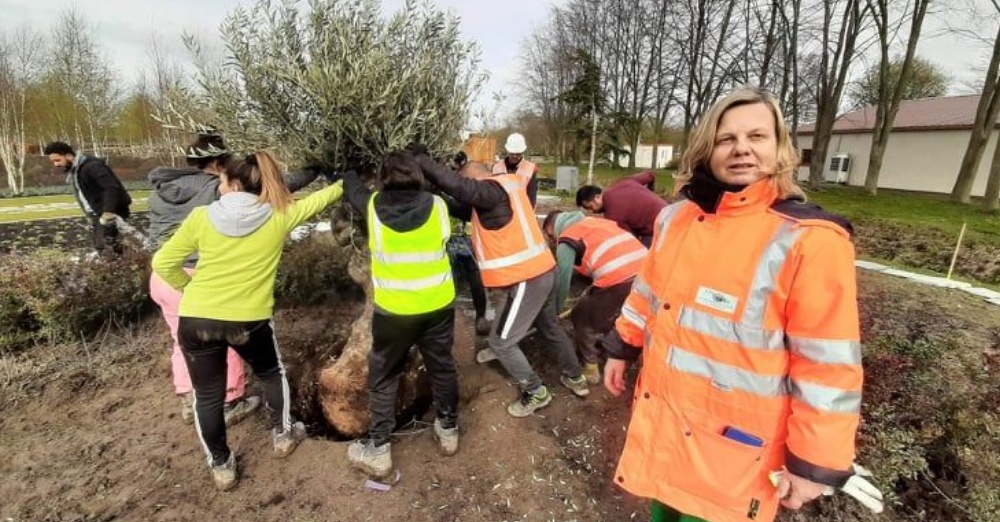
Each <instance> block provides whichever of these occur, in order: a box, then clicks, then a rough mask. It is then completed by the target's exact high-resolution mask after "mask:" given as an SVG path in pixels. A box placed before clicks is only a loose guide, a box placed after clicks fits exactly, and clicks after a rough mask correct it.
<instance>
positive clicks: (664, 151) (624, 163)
mask: <svg viewBox="0 0 1000 522" xmlns="http://www.w3.org/2000/svg"><path fill="white" fill-rule="evenodd" d="M654 147H656V146H655V145H653V144H652V143H640V144H639V147H638V148H637V149H636V150H637V152H636V156H635V168H637V169H662V168H664V167H666V166H667V163H669V162H670V160H671V159H673V157H674V146H673V145H670V144H667V143H661V144H660V145H659V147H657V148H656V164H655V165H654V164H653V148H654ZM623 148H624V149H625V150H628V151H631V150H632V148H631V147H628V146H626V147H623ZM618 166H619V167H628V156H621V157H620V158H618Z"/></svg>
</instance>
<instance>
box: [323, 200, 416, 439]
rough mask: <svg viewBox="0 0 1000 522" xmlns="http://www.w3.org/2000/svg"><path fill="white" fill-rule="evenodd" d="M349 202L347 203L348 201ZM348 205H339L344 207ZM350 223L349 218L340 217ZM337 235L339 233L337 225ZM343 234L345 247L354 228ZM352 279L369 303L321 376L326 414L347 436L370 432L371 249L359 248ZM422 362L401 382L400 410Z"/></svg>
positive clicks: (411, 395) (410, 397) (350, 268)
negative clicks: (334, 358) (337, 353)
mask: <svg viewBox="0 0 1000 522" xmlns="http://www.w3.org/2000/svg"><path fill="white" fill-rule="evenodd" d="M344 206H346V205H344ZM344 206H342V207H339V208H340V209H343V208H344ZM339 221H340V222H341V223H345V222H346V223H349V222H350V221H349V220H343V219H341V220H339ZM334 234H335V236H336V235H338V232H337V228H334ZM346 235H347V237H348V241H347V242H346V244H345V241H343V235H341V237H340V239H341V241H340V243H341V245H345V246H344V248H353V247H352V246H351V244H350V241H349V237H350V231H348V233H347V234H346ZM347 273H348V274H349V275H350V277H351V279H352V280H353V281H354V282H355V283H357V284H358V285H360V286H361V288H362V289H364V292H365V305H364V310H363V311H362V312H361V316H360V317H358V318H357V320H355V321H354V323H353V324H352V325H351V334H350V336H348V338H347V344H345V345H344V350H343V351H342V352H341V353H340V356H339V357H337V359H336V360H335V361H333V362H332V363H331V364H329V365H328V366H326V367H325V368H323V369H322V370H320V372H319V376H318V383H319V402H320V405H321V406H322V408H323V415H324V416H325V417H326V420H327V421H328V422H329V423H330V426H332V427H333V429H335V430H337V432H338V433H340V434H341V435H344V436H347V437H353V438H357V437H362V436H364V435H365V434H366V433H367V432H368V425H369V422H370V416H369V415H368V354H369V353H370V352H371V349H372V313H373V312H374V306H375V305H374V302H375V300H374V298H373V297H374V290H373V288H372V278H371V257H370V255H369V253H368V249H367V248H364V249H361V250H355V252H354V254H353V255H352V256H351V260H350V261H349V262H348V265H347ZM421 366H422V362H421V359H420V357H419V355H416V356H414V357H411V358H410V359H409V361H408V362H407V365H406V370H404V372H403V375H402V377H401V379H400V383H399V392H398V395H397V401H396V411H397V412H399V411H402V410H405V409H407V408H408V407H409V406H411V405H412V404H413V403H414V401H415V400H416V397H417V380H418V378H419V376H420V373H421V369H420V368H421Z"/></svg>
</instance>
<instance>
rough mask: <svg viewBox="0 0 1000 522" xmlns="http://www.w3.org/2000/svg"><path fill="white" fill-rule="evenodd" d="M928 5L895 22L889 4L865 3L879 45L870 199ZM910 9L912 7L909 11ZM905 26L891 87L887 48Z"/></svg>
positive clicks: (920, 1) (919, 3)
mask: <svg viewBox="0 0 1000 522" xmlns="http://www.w3.org/2000/svg"><path fill="white" fill-rule="evenodd" d="M930 3H931V0H913V3H912V4H908V7H907V8H905V9H904V10H903V11H902V12H901V13H900V14H899V18H898V20H897V21H895V22H894V21H893V20H892V16H893V15H892V13H891V9H892V8H891V7H890V3H889V0H865V8H866V10H867V11H868V13H869V15H870V17H871V19H872V20H873V21H874V25H875V30H876V32H877V34H878V45H879V86H878V92H879V96H878V103H877V104H876V109H875V126H874V128H873V129H872V148H871V154H870V155H869V156H868V172H867V173H866V174H865V190H866V191H867V192H868V193H869V194H871V195H873V196H874V195H875V194H877V193H878V177H879V172H880V171H881V170H882V157H883V155H884V154H885V148H886V146H887V145H888V144H889V135H890V133H891V132H892V126H893V123H894V122H895V120H896V113H897V112H898V111H899V103H900V101H902V99H903V92H904V91H905V89H906V85H907V84H908V83H909V82H910V78H911V77H912V75H913V59H914V56H915V55H916V51H917V42H918V41H919V40H920V31H921V28H922V27H923V24H924V17H925V16H926V14H927V9H928V7H929V6H930ZM909 6H912V10H910V8H909ZM907 22H909V26H910V29H909V34H908V35H907V39H906V52H905V53H904V54H903V57H902V59H901V61H900V70H899V81H897V82H895V83H893V82H892V77H891V75H890V74H889V69H890V66H891V65H892V61H891V58H890V55H889V46H890V44H891V43H892V41H893V40H894V39H895V38H896V33H897V31H898V30H899V29H900V28H902V26H904V25H906V23H907Z"/></svg>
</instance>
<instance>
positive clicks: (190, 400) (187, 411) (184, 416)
mask: <svg viewBox="0 0 1000 522" xmlns="http://www.w3.org/2000/svg"><path fill="white" fill-rule="evenodd" d="M178 397H180V399H181V420H183V421H184V423H185V424H194V393H192V392H187V393H182V394H180V395H178Z"/></svg>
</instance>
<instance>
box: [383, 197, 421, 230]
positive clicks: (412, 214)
mask: <svg viewBox="0 0 1000 522" xmlns="http://www.w3.org/2000/svg"><path fill="white" fill-rule="evenodd" d="M433 208H434V196H432V195H431V194H430V193H429V192H423V191H420V190H386V191H384V192H379V193H378V194H377V195H376V196H375V213H376V214H377V215H378V219H379V221H381V222H382V224H383V225H385V226H387V227H389V228H391V229H392V230H395V231H396V232H410V231H412V230H416V229H418V228H420V227H421V226H422V225H423V224H424V223H426V222H427V219H428V218H429V217H430V216H431V210H432V209H433Z"/></svg>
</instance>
